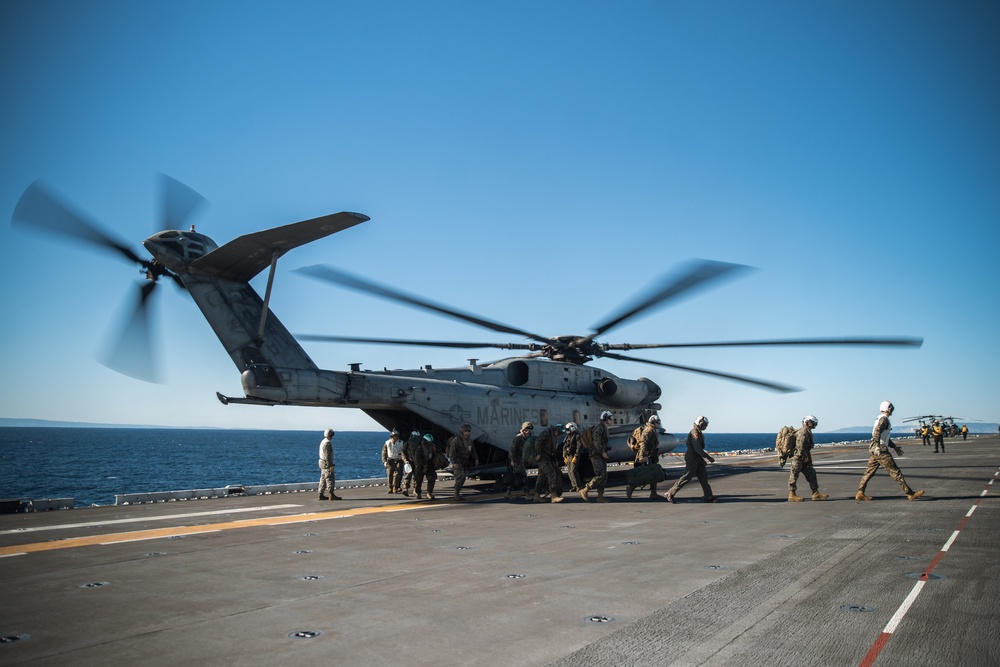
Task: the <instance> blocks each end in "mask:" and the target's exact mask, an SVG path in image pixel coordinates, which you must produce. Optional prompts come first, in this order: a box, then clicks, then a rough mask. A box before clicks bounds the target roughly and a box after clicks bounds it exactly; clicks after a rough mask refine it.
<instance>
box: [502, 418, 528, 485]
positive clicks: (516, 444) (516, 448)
mask: <svg viewBox="0 0 1000 667" xmlns="http://www.w3.org/2000/svg"><path fill="white" fill-rule="evenodd" d="M534 430H535V427H534V425H533V424H532V423H531V422H524V423H523V424H521V430H520V431H519V432H518V434H517V435H515V436H514V440H513V441H512V442H511V443H510V454H509V455H508V456H507V470H508V471H509V472H510V481H509V483H508V484H507V493H506V495H507V497H508V498H510V497H511V495H513V493H514V491H517V492H518V493H519V494H520V495H523V494H524V492H525V491H526V490H527V488H528V471H527V470H525V468H524V459H523V456H524V443H525V442H527V441H528V438H530V437H531V434H532V432H533V431H534Z"/></svg>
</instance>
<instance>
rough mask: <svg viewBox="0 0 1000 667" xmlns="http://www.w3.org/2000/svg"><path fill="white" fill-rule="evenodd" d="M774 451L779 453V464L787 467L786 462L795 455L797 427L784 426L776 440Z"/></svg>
mask: <svg viewBox="0 0 1000 667" xmlns="http://www.w3.org/2000/svg"><path fill="white" fill-rule="evenodd" d="M774 451H776V452H778V462H779V463H780V464H781V467H782V468H784V467H785V462H786V461H787V460H788V459H790V458H792V455H793V454H795V427H794V426H782V427H781V430H780V431H778V437H777V438H775V439H774Z"/></svg>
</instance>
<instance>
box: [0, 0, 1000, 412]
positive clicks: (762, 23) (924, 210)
mask: <svg viewBox="0 0 1000 667" xmlns="http://www.w3.org/2000/svg"><path fill="white" fill-rule="evenodd" d="M997 34H1000V7H998V6H997V4H996V3H995V2H957V3H941V2H915V1H905V2H903V1H900V2H878V1H876V2H870V1H866V2H812V3H801V2H792V1H788V2H761V3H743V2H628V3H611V2H578V1H573V2H568V1H567V2H517V1H515V2H495V3H489V2H480V3H468V2H425V3H412V2H379V1H371V2H304V1H300V2H283V3H263V2H185V1H177V0H171V1H169V2H159V1H147V2H140V3H136V2H125V1H122V2H119V1H100V2H93V1H84V2H67V1H59V0H57V1H52V2H34V1H25V0H7V1H6V2H4V3H2V4H0V50H2V55H0V68H2V69H0V94H2V99H4V100H5V104H4V105H3V113H2V115H0V155H2V156H3V157H2V158H0V170H2V171H0V211H3V215H4V216H6V218H7V220H8V221H9V220H10V215H11V213H12V212H13V209H14V206H15V204H16V203H17V201H18V198H19V197H20V195H21V193H22V192H23V191H24V189H25V188H26V187H27V186H28V185H29V184H31V183H32V182H33V181H34V180H35V179H36V178H39V177H41V178H44V179H45V181H46V182H47V183H49V184H50V185H52V186H53V187H54V188H56V189H57V190H58V191H59V192H61V193H62V194H64V195H65V197H66V198H67V199H69V200H71V201H73V202H74V203H75V204H76V205H78V206H79V207H80V208H81V209H82V210H83V211H86V212H87V213H88V214H90V215H91V216H92V217H94V218H96V219H98V220H100V221H102V222H103V223H104V224H105V225H106V226H107V227H109V228H112V229H114V230H115V231H116V232H117V233H118V234H119V235H120V236H121V237H123V238H124V239H127V240H131V241H133V242H134V244H135V248H136V249H137V250H141V246H140V245H139V244H140V242H141V241H142V239H144V238H145V237H146V236H148V235H149V234H151V233H153V232H154V231H157V230H156V223H155V220H156V214H155V206H156V201H157V192H156V189H155V183H156V180H155V178H156V174H157V173H158V172H163V173H166V174H169V175H171V176H173V177H174V178H177V179H179V180H180V181H182V182H184V183H186V184H187V185H189V186H191V187H192V188H194V189H195V190H197V191H199V192H200V193H201V194H203V195H204V196H205V197H206V198H207V199H208V200H209V201H210V202H211V206H210V207H208V208H207V210H206V211H204V212H203V213H202V214H201V215H200V216H199V217H198V218H197V219H196V222H197V224H198V229H199V231H201V232H203V233H206V234H208V235H209V236H211V237H213V238H214V239H215V240H216V241H217V242H219V243H220V244H221V243H224V242H226V241H228V240H230V239H232V238H234V237H236V236H239V235H241V234H245V233H248V232H251V231H256V230H259V229H264V228H267V227H271V226H276V225H280V224H286V223H290V222H295V221H298V220H303V219H307V218H312V217H316V216H319V215H324V214H327V213H332V212H336V211H341V210H349V211H359V212H362V213H365V214H367V215H369V216H370V217H371V218H372V219H371V221H370V222H368V223H365V224H364V225H361V226H358V227H356V228H353V229H351V230H348V231H345V232H343V233H340V234H338V235H336V236H333V237H330V238H328V239H325V240H322V241H319V242H316V243H313V244H311V245H309V246H306V247H303V248H300V249H297V250H295V251H293V252H292V253H290V254H288V255H287V256H286V257H284V258H283V259H282V261H281V262H280V263H279V267H278V268H279V272H278V279H277V283H276V286H275V291H274V295H273V297H272V301H271V307H272V309H273V310H274V311H275V313H276V314H277V316H278V317H279V318H281V320H282V321H283V322H284V323H285V324H286V326H287V327H288V328H289V329H290V330H291V331H293V332H295V333H327V334H340V335H353V336H373V337H378V336H383V337H413V338H421V339H424V338H427V339H433V338H441V339H448V340H485V341H497V342H504V341H506V340H507V338H505V337H504V336H499V335H496V334H492V333H491V332H487V331H481V330H478V329H475V328H472V327H471V326H469V325H466V324H462V323H460V322H453V321H450V320H446V319H442V318H440V317H436V316H433V315H431V314H425V313H422V312H417V311H414V310H412V309H408V308H405V307H403V306H399V305H394V304H390V303H387V302H384V301H380V300H377V299H375V298H372V297H368V296H364V295H359V294H354V293H351V292H348V291H345V290H342V289H338V288H334V287H330V286H325V285H322V284H319V283H316V282H314V281H311V280H309V279H307V278H304V277H302V276H300V275H296V274H294V273H292V272H291V270H292V269H294V268H298V267H301V266H308V265H311V264H316V263H328V264H331V265H334V266H336V267H339V268H341V269H344V270H346V271H349V272H352V273H356V274H359V275H362V276H365V277H368V278H369V279H372V280H375V281H378V282H382V283H386V284H389V285H394V286H397V287H399V288H401V289H405V290H407V291H410V292H414V293H417V294H421V295H423V296H425V297H427V298H429V299H433V300H436V301H441V302H445V303H448V304H451V305H453V306H455V307H458V308H460V309H464V310H467V311H471V312H473V313H477V314H480V315H484V316H486V317H489V318H491V319H494V320H499V321H502V322H506V323H509V324H512V325H514V326H517V327H520V328H523V329H527V330H530V331H534V332H537V333H540V334H544V335H559V334H569V333H589V331H590V327H591V326H592V325H595V324H597V323H598V322H599V321H601V320H602V319H603V318H604V317H605V316H606V315H608V314H610V313H612V312H613V311H615V310H616V309H617V307H618V306H619V305H620V304H622V303H623V302H625V301H628V300H629V299H630V298H631V297H632V296H634V295H635V294H636V293H637V292H639V291H641V290H642V288H643V287H645V286H646V285H648V284H649V283H650V282H651V281H653V280H654V279H655V278H656V277H657V276H660V275H662V274H663V273H665V272H669V271H671V270H675V269H676V268H677V267H679V266H680V265H682V264H683V263H684V262H685V261H687V260H689V259H690V258H709V259H715V260H722V261H728V262H737V263H742V264H748V265H751V266H753V267H756V270H755V271H753V272H748V273H747V274H746V275H745V276H743V277H741V278H740V279H739V280H734V281H732V282H729V283H727V284H724V285H721V286H719V287H717V288H714V289H711V290H706V291H704V292H702V293H700V294H698V295H697V296H695V297H693V298H690V299H686V300H683V301H680V302H678V303H677V304H675V305H673V306H671V307H669V308H664V309H663V310H661V311H657V312H655V313H652V314H650V315H649V316H648V317H644V318H642V319H639V320H636V321H634V322H631V323H628V324H627V325H625V326H622V327H621V328H618V329H615V330H614V331H612V332H610V333H609V334H607V335H606V336H604V337H603V340H604V341H605V342H613V343H617V342H639V343H642V342H647V343H648V342H689V341H704V340H727V339H729V340H731V339H747V338H785V337H814V336H850V335H872V336H876V335H883V336H884V335H908V336H922V337H924V338H925V343H924V346H923V347H922V348H921V349H919V350H872V349H848V348H844V349H831V348H821V349H812V350H806V349H787V348H785V349H783V348H775V349H769V350H746V349H730V350H680V351H668V350H664V351H655V352H648V353H645V354H646V356H650V357H653V358H656V359H660V360H662V361H667V362H672V363H679V364H687V365H692V366H699V367H705V368H711V369H718V370H722V371H725V372H730V373H739V374H744V375H751V376H758V377H764V378H768V379H773V380H778V381H782V382H785V383H788V384H792V385H796V386H799V387H803V388H804V389H805V391H802V392H800V393H794V394H784V395H782V394H775V393H771V392H766V391H761V390H757V389H753V388H749V387H745V386H742V385H737V384H733V383H728V382H723V381H719V380H713V379H709V378H705V377H701V376H698V375H692V374H687V373H681V372H676V371H670V370H667V369H661V368H656V367H648V366H642V365H638V364H627V363H624V362H614V361H602V362H600V364H599V365H600V366H601V367H602V368H606V369H607V370H609V371H611V372H613V373H615V374H617V375H619V376H622V377H628V378H634V377H638V376H648V377H650V378H652V379H653V380H655V381H656V382H657V383H658V384H660V386H661V387H662V388H663V389H664V395H663V398H662V399H661V403H662V404H663V410H662V414H663V416H664V425H665V426H666V427H667V428H668V429H669V430H673V431H678V432H683V431H685V430H686V429H687V428H688V427H689V424H690V422H691V421H692V420H693V419H694V418H695V417H696V416H697V415H699V414H705V415H708V416H709V418H710V419H711V420H712V428H713V429H715V430H718V431H774V430H777V429H778V428H779V427H780V426H781V425H782V424H786V423H796V422H798V421H799V420H800V419H801V417H802V415H804V414H807V413H812V414H815V415H817V416H818V417H819V420H820V427H819V429H820V430H828V429H835V428H839V427H844V426H853V425H857V424H868V423H870V422H871V421H872V420H873V418H874V416H875V414H876V412H877V406H878V404H879V402H880V401H882V400H883V399H889V400H892V401H893V402H894V403H895V404H896V406H897V408H898V411H897V417H905V416H909V415H915V414H925V413H943V414H954V415H957V416H963V417H969V418H978V419H982V420H987V421H1000V412H998V404H1000V402H998V400H997V399H998V396H1000V391H998V388H1000V355H998V354H997V334H996V332H997V330H998V324H1000V308H998V306H1000V297H998V289H997V288H998V287H1000V262H998V261H997V259H996V255H997V250H998V247H1000V123H998V122H997V119H998V118H1000V42H998V40H997V39H996V35H997ZM0 247H2V252H3V255H2V258H0V259H2V261H0V289H2V290H3V303H4V306H5V311H6V314H5V317H4V320H5V322H6V324H4V325H3V327H2V328H0V332H2V333H0V363H2V366H3V368H4V372H3V377H4V380H5V381H4V382H3V383H2V387H0V417H30V418H40V419H57V420H80V421H94V422H114V423H127V424H163V425H178V426H222V427H244V428H247V427H249V428H296V429H300V428H301V429H319V428H323V427H326V426H328V425H329V426H334V427H338V428H341V429H361V430H365V429H372V430H375V429H376V428H377V426H376V425H375V423H374V422H372V421H371V420H369V419H368V418H367V417H365V416H364V415H363V414H361V413H360V412H357V411H352V410H320V409H313V408H281V407H272V408H252V407H246V406H228V407H224V406H222V405H220V404H219V403H218V402H217V401H216V399H215V395H214V394H215V392H216V391H221V392H223V393H226V394H230V395H239V394H240V384H239V375H238V373H237V371H236V368H235V367H234V366H233V365H232V363H231V361H230V360H229V358H228V356H227V355H226V354H225V352H224V351H223V349H222V347H221V345H220V344H219V343H218V341H217V339H216V338H215V337H214V335H213V334H212V332H211V330H210V329H209V327H208V325H207V324H206V323H205V322H204V320H203V318H202V317H201V315H200V314H199V312H198V310H197V308H196V307H195V306H194V304H193V302H192V301H191V300H190V299H189V298H188V297H187V295H185V294H183V293H181V292H180V291H178V290H176V289H174V288H173V286H172V285H170V284H169V281H168V283H166V284H164V286H163V287H162V288H161V289H160V290H159V294H158V295H157V296H158V297H160V298H159V299H158V301H159V303H157V304H155V305H156V307H157V308H156V314H157V315H158V317H159V323H160V324H161V330H160V331H161V335H160V339H159V340H160V342H159V348H160V351H161V359H162V360H163V362H164V365H165V367H166V370H165V376H166V382H165V383H164V384H162V385H152V384H147V383H143V382H139V381H137V380H133V379H131V378H128V377H124V376H120V375H116V374H115V373H113V372H112V371H110V370H108V369H106V368H105V367H104V366H101V365H100V364H99V363H98V362H97V361H95V360H94V354H95V352H96V351H98V350H99V349H100V348H101V346H102V344H103V343H104V341H105V339H106V337H107V335H108V332H109V331H110V330H111V329H112V328H113V326H114V324H115V321H116V317H117V314H118V312H119V311H120V310H121V309H122V307H123V303H124V299H125V298H126V295H129V296H130V295H131V293H132V290H133V289H134V288H133V284H134V283H136V282H138V280H139V276H138V272H137V271H133V270H132V268H131V267H130V266H129V265H128V264H127V263H124V262H119V261H118V260H117V258H115V257H113V256H111V255H105V254H102V253H99V252H95V251H92V250H90V249H88V248H79V247H73V246H72V245H70V244H64V243H55V242H53V241H52V240H51V239H49V238H46V237H40V236H35V235H31V234H27V233H24V232H23V231H21V230H20V229H12V228H11V226H10V224H9V222H8V224H5V225H2V226H0ZM255 285H257V286H258V290H259V291H261V292H263V276H262V277H258V279H256V281H255ZM306 348H307V351H308V352H309V353H310V354H311V355H312V356H313V359H314V360H315V361H316V362H317V363H318V364H319V365H320V366H321V367H324V368H330V369H338V370H346V369H347V367H348V364H350V363H351V362H362V363H363V365H364V366H365V367H366V368H373V369H381V368H383V367H388V368H413V367H418V366H422V365H424V364H428V363H429V364H433V365H435V366H438V367H447V366H459V365H464V363H465V360H466V357H467V356H471V355H470V354H467V353H465V352H463V351H461V350H458V351H455V350H431V349H421V348H394V347H385V346H360V345H350V346H348V345H332V344H322V343H308V344H306ZM476 354H477V356H479V357H480V358H481V359H483V360H489V359H495V358H498V357H499V356H501V354H499V353H498V351H490V350H484V351H477V352H476ZM897 425H898V424H897Z"/></svg>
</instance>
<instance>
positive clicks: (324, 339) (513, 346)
mask: <svg viewBox="0 0 1000 667" xmlns="http://www.w3.org/2000/svg"><path fill="white" fill-rule="evenodd" d="M296 338H298V339H299V340H311V341H317V342H320V343H373V344H376V345H417V346H421V347H451V348H464V349H470V350H471V349H475V348H481V347H490V348H496V349H501V350H534V349H537V348H538V346H537V345H535V344H532V343H463V342H459V341H445V340H406V339H399V338H353V337H351V336H325V335H322V334H300V335H298V336H296Z"/></svg>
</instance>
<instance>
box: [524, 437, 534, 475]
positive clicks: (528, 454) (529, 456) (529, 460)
mask: <svg viewBox="0 0 1000 667" xmlns="http://www.w3.org/2000/svg"><path fill="white" fill-rule="evenodd" d="M521 463H523V464H524V467H525V468H533V467H534V466H535V436H533V435H532V436H529V437H528V438H527V439H525V441H524V449H523V450H521Z"/></svg>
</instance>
